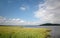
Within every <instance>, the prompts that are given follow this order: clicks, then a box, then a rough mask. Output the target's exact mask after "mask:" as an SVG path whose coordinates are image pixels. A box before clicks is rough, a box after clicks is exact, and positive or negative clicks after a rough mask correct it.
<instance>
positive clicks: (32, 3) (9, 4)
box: [0, 0, 59, 25]
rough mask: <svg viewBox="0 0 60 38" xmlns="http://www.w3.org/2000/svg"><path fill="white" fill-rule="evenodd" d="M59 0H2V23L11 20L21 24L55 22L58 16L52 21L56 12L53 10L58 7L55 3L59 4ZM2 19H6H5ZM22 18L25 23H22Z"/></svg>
mask: <svg viewBox="0 0 60 38" xmlns="http://www.w3.org/2000/svg"><path fill="white" fill-rule="evenodd" d="M58 1H59V0H55V1H54V0H0V19H1V20H0V24H10V23H12V22H10V21H9V20H14V22H19V24H21V25H22V24H24V25H25V24H27V23H28V24H31V23H35V24H40V23H45V22H52V23H53V22H55V20H56V19H58V18H56V19H55V20H54V21H52V19H53V18H54V15H55V13H51V12H52V11H51V10H52V9H53V8H54V7H56V6H55V5H57V3H58ZM52 3H53V4H52ZM55 3H56V4H55ZM53 5H54V6H53ZM57 6H59V5H57ZM54 9H55V8H54ZM53 12H54V10H53ZM56 12H57V11H56ZM57 15H58V14H57ZM2 19H4V21H3V20H2ZM20 20H23V21H24V22H25V23H20ZM1 21H3V22H1ZM6 21H8V22H9V23H8V22H6ZM23 21H22V22H23ZM57 21H58V20H57ZM13 24H14V23H13ZM32 25H34V24H32Z"/></svg>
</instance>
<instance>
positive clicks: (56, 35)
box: [24, 26, 60, 38]
mask: <svg viewBox="0 0 60 38" xmlns="http://www.w3.org/2000/svg"><path fill="white" fill-rule="evenodd" d="M24 27H26V28H48V29H51V30H52V31H51V38H60V26H24Z"/></svg>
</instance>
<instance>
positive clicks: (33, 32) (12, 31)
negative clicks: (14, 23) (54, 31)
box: [0, 26, 50, 38]
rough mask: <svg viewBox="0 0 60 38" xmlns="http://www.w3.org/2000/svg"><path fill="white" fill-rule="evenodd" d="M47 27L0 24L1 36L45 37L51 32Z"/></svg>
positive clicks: (4, 37)
mask: <svg viewBox="0 0 60 38" xmlns="http://www.w3.org/2000/svg"><path fill="white" fill-rule="evenodd" d="M47 30H49V29H46V28H20V27H4V26H0V38H45V37H46V36H47V35H49V34H50V32H48V31H47Z"/></svg>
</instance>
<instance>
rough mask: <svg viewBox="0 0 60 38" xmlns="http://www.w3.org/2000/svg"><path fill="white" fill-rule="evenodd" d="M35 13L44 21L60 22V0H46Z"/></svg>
mask: <svg viewBox="0 0 60 38" xmlns="http://www.w3.org/2000/svg"><path fill="white" fill-rule="evenodd" d="M34 13H35V17H37V18H39V19H40V20H41V21H40V22H42V23H46V22H50V23H60V0H45V3H43V4H39V9H38V10H37V11H35V12H34Z"/></svg>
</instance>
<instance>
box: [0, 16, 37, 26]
mask: <svg viewBox="0 0 60 38" xmlns="http://www.w3.org/2000/svg"><path fill="white" fill-rule="evenodd" d="M37 24H38V23H37V22H29V21H25V20H22V19H20V18H8V19H7V18H5V17H2V16H0V25H37Z"/></svg>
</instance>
